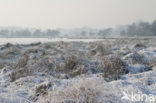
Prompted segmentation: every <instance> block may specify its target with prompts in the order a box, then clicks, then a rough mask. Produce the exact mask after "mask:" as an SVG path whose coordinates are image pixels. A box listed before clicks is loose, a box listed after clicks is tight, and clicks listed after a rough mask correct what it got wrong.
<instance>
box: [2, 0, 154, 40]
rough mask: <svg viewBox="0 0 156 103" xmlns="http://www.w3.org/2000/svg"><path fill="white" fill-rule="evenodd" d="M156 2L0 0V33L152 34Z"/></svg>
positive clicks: (69, 35) (48, 35)
mask: <svg viewBox="0 0 156 103" xmlns="http://www.w3.org/2000/svg"><path fill="white" fill-rule="evenodd" d="M155 4H156V0H0V37H1V38H2V37H5V38H6V37H7V38H10V37H24V38H25V37H31V38H33V37H35V38H36V37H38V38H44V37H45V38H105V37H121V36H122V37H124V36H126V37H127V36H129V37H132V36H155V35H156V30H155V29H156V26H155V25H156V21H155V20H156V13H155V10H156V6H155ZM34 28H38V29H34Z"/></svg>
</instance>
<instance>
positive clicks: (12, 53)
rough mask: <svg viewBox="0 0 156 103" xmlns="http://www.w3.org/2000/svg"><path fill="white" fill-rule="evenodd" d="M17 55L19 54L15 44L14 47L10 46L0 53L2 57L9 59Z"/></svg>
mask: <svg viewBox="0 0 156 103" xmlns="http://www.w3.org/2000/svg"><path fill="white" fill-rule="evenodd" d="M17 55H20V50H19V48H18V47H17V46H14V47H10V48H7V49H5V50H3V51H2V52H1V54H0V57H1V58H2V59H9V58H13V57H15V56H17Z"/></svg>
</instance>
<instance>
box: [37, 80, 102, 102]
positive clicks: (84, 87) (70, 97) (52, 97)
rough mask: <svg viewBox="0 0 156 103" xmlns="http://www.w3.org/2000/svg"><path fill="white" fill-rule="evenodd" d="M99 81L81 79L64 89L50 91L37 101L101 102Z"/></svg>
mask: <svg viewBox="0 0 156 103" xmlns="http://www.w3.org/2000/svg"><path fill="white" fill-rule="evenodd" d="M101 88H102V87H101V86H100V83H99V82H97V81H96V80H81V81H79V82H78V83H74V84H73V85H71V86H68V87H66V88H64V89H57V90H56V91H52V92H51V93H49V95H48V96H46V97H44V98H42V99H41V100H39V102H38V103H102V102H101V101H100V100H99V98H98V97H99V96H100V95H101V94H102V93H101Z"/></svg>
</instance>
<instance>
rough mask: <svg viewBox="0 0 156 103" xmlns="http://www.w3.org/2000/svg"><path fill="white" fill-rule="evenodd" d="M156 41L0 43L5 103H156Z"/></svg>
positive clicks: (1, 101) (0, 97)
mask: <svg viewBox="0 0 156 103" xmlns="http://www.w3.org/2000/svg"><path fill="white" fill-rule="evenodd" d="M155 41H156V39H155V38H126V39H125V38H118V39H103V40H102V39H92V40H91V39H86V40H82V39H36V38H31V39H30V38H29V39H26V38H14V39H1V40H0V44H1V45H0V103H136V102H137V103H156V42H155Z"/></svg>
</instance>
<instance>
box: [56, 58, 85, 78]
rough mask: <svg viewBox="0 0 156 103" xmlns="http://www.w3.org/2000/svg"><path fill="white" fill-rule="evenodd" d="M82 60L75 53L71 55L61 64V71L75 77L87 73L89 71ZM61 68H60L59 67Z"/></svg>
mask: <svg viewBox="0 0 156 103" xmlns="http://www.w3.org/2000/svg"><path fill="white" fill-rule="evenodd" d="M80 61H81V60H80V59H79V58H78V57H76V56H73V55H69V56H68V57H66V58H65V60H64V61H63V65H62V66H61V69H60V71H61V72H63V73H66V74H68V75H69V76H71V77H75V76H77V75H81V74H85V73H86V72H87V71H86V70H85V67H84V65H83V64H81V62H80ZM57 69H59V68H57Z"/></svg>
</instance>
